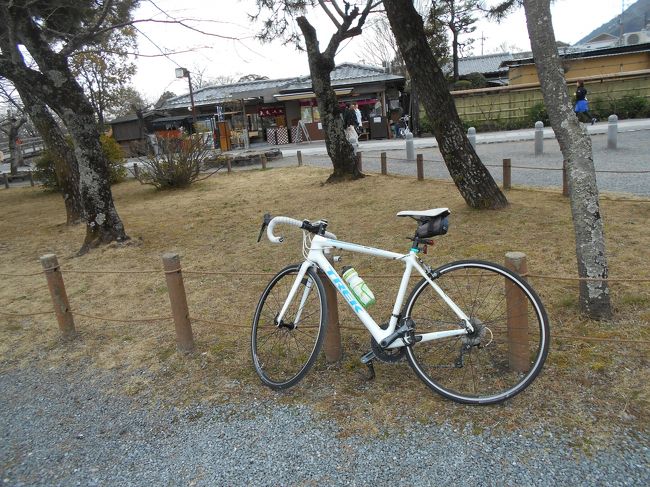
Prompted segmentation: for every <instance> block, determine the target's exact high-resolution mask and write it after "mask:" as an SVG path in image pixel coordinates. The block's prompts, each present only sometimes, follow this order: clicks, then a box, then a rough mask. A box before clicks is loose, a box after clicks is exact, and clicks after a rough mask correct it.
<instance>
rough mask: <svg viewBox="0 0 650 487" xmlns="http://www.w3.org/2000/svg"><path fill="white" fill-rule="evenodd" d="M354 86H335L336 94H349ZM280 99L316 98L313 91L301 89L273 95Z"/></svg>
mask: <svg viewBox="0 0 650 487" xmlns="http://www.w3.org/2000/svg"><path fill="white" fill-rule="evenodd" d="M353 89H354V88H335V89H334V93H336V96H342V95H349V94H350V93H352V90H353ZM273 96H274V97H275V99H276V100H278V101H289V100H304V99H306V98H316V94H315V93H314V92H313V91H301V92H300V93H287V94H286V95H273Z"/></svg>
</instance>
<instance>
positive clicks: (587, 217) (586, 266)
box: [523, 0, 612, 319]
mask: <svg viewBox="0 0 650 487" xmlns="http://www.w3.org/2000/svg"><path fill="white" fill-rule="evenodd" d="M523 3H524V9H525V12H526V24H527V25H528V34H529V37H530V44H531V48H532V51H533V57H534V59H535V66H536V67H537V73H538V76H539V81H540V84H541V88H542V95H543V97H544V103H545V105H546V111H547V112H548V116H549V119H550V121H551V127H553V131H554V132H555V136H556V137H557V140H558V143H559V145H560V150H561V151H562V155H563V156H564V159H565V160H566V161H567V169H568V171H567V172H568V183H569V197H570V200H571V213H572V215H573V229H574V232H575V238H576V257H577V264H578V275H579V276H580V277H582V278H591V279H596V280H593V281H592V280H586V281H580V307H581V309H582V311H583V312H585V313H586V314H587V315H589V316H590V317H591V318H594V319H607V318H610V317H611V314H612V310H611V304H610V296H609V287H608V285H607V281H602V280H599V279H605V278H607V274H608V267H607V257H606V253H605V235H604V230H603V219H602V216H601V213H600V207H599V203H598V186H597V184H596V171H595V168H594V161H593V154H592V149H591V139H590V138H589V135H588V134H587V132H586V130H585V129H584V127H583V126H582V125H581V124H580V122H579V121H578V118H577V117H576V115H575V113H574V111H573V107H572V104H571V100H570V98H569V95H568V93H567V90H566V80H565V77H564V69H563V68H562V63H561V62H560V56H559V54H558V51H557V44H556V42H555V33H554V32H553V24H552V19H551V8H550V0H524V2H523Z"/></svg>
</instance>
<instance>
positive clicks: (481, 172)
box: [384, 0, 508, 209]
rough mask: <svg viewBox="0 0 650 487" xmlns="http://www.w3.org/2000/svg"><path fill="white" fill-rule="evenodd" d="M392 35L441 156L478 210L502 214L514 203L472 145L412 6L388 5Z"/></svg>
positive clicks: (392, 0) (389, 1) (396, 1)
mask: <svg viewBox="0 0 650 487" xmlns="http://www.w3.org/2000/svg"><path fill="white" fill-rule="evenodd" d="M384 7H385V8H386V13H387V14H388V20H389V21H390V25H391V30H392V31H393V34H394V35H395V39H396V41H397V45H398V46H399V48H400V52H401V54H402V57H403V58H404V61H405V63H406V67H407V69H408V71H409V73H410V75H411V79H412V82H413V86H414V88H415V89H416V90H417V94H418V97H419V99H420V103H421V104H422V105H423V106H424V109H425V110H426V112H427V115H428V117H429V120H431V123H432V124H433V131H434V135H435V136H436V139H437V140H438V145H439V149H440V153H441V154H442V157H443V159H444V160H445V164H446V165H447V169H448V170H449V174H450V175H451V177H452V179H453V180H454V183H455V184H456V187H457V188H458V190H459V191H460V194H461V195H462V197H463V199H464V200H465V202H466V203H467V204H468V205H469V206H471V207H472V208H480V209H498V208H504V207H505V206H507V204H508V201H507V200H506V197H505V196H504V194H503V193H502V192H501V190H500V189H499V187H498V186H497V185H496V183H495V182H494V179H493V178H492V175H491V174H490V173H489V171H488V170H487V169H486V168H485V166H484V165H483V163H482V162H481V160H480V159H479V157H478V155H477V154H476V151H475V150H474V148H473V147H472V145H471V144H470V142H469V140H468V139H467V135H466V134H465V130H464V128H463V124H462V122H461V121H460V117H459V116H458V112H457V111H456V105H454V100H453V98H452V96H451V94H450V93H449V89H448V87H447V81H446V79H445V77H444V74H443V72H442V70H441V69H440V67H439V66H438V63H437V62H436V60H435V59H434V57H433V53H432V52H431V49H430V48H429V46H428V44H427V41H426V37H425V34H424V25H423V23H422V17H420V15H419V14H418V13H417V11H416V10H415V8H414V7H413V4H412V2H403V1H401V0H384Z"/></svg>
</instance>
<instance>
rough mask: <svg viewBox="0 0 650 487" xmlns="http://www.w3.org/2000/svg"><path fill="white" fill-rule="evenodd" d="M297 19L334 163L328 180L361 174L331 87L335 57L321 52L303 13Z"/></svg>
mask: <svg viewBox="0 0 650 487" xmlns="http://www.w3.org/2000/svg"><path fill="white" fill-rule="evenodd" d="M297 22H298V26H299V27H300V30H301V31H302V33H303V36H304V37H305V44H306V46H307V58H308V60H309V74H310V75H311V82H312V89H313V90H314V94H315V95H316V99H317V100H318V109H319V111H320V114H321V123H322V124H323V130H324V131H325V147H326V148H327V154H328V155H329V157H330V159H331V160H332V166H334V172H333V173H332V174H331V175H330V177H329V178H328V179H327V181H328V182H336V181H342V180H346V179H358V178H362V177H363V174H362V173H361V172H360V171H359V167H358V165H357V160H356V157H355V154H354V147H352V144H350V143H349V142H348V139H347V137H346V136H345V127H344V122H343V117H342V116H341V110H340V109H339V105H338V100H337V99H336V93H334V90H333V89H332V83H331V78H330V74H331V72H332V71H333V70H334V67H335V64H334V58H333V57H330V56H327V55H325V54H323V53H321V52H320V50H319V46H318V38H317V36H316V30H315V29H314V27H313V26H312V25H311V24H310V23H309V22H308V21H307V19H306V18H305V17H299V18H298V19H297Z"/></svg>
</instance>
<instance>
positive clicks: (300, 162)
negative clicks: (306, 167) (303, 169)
mask: <svg viewBox="0 0 650 487" xmlns="http://www.w3.org/2000/svg"><path fill="white" fill-rule="evenodd" d="M296 156H298V165H299V166H302V151H297V152H296Z"/></svg>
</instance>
